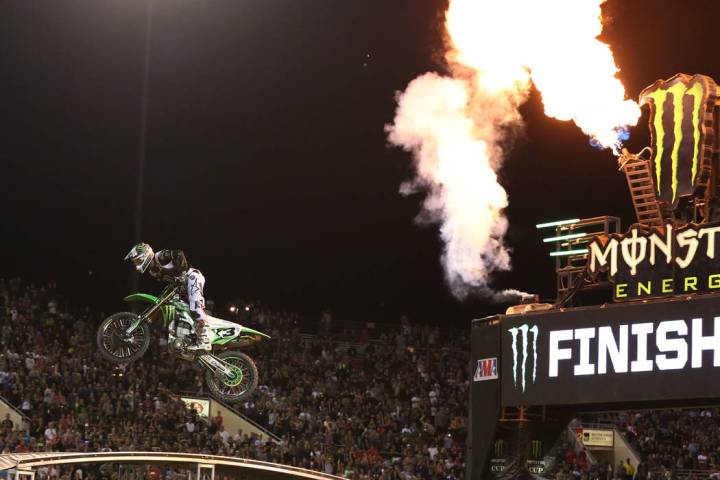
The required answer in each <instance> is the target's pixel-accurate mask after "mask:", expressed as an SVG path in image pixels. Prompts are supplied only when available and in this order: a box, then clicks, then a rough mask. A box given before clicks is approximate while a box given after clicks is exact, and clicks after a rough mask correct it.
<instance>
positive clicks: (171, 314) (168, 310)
mask: <svg viewBox="0 0 720 480" xmlns="http://www.w3.org/2000/svg"><path fill="white" fill-rule="evenodd" d="M160 311H161V312H162V315H163V318H164V319H165V321H166V322H168V323H169V322H171V321H172V320H173V319H174V318H175V305H163V306H162V307H160Z"/></svg>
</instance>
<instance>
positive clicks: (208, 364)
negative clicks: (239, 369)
mask: <svg viewBox="0 0 720 480" xmlns="http://www.w3.org/2000/svg"><path fill="white" fill-rule="evenodd" d="M197 360H198V362H200V364H201V365H202V366H204V367H205V368H207V369H208V370H210V371H211V372H214V373H216V374H217V373H219V372H222V373H223V374H225V375H227V376H228V377H231V376H233V375H234V372H233V371H232V370H231V369H229V368H228V367H227V364H226V363H225V362H223V361H222V360H220V359H219V358H217V357H216V356H215V355H213V354H210V353H204V354H202V355H200V356H199V357H198V358H197Z"/></svg>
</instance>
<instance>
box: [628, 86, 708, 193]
mask: <svg viewBox="0 0 720 480" xmlns="http://www.w3.org/2000/svg"><path fill="white" fill-rule="evenodd" d="M716 98H717V86H716V85H715V82H714V81H713V79H712V78H710V77H707V76H705V75H694V76H690V75H684V74H679V75H676V76H674V77H672V78H671V79H669V80H658V81H657V82H655V83H654V84H652V85H651V86H649V87H648V88H646V89H645V90H643V91H642V92H641V93H640V104H641V105H649V107H650V132H651V136H652V139H651V147H652V151H653V157H652V162H651V163H652V165H653V170H654V174H655V189H656V193H657V195H658V199H659V200H660V201H663V202H667V203H668V204H669V205H671V206H673V207H675V206H676V205H677V202H678V200H679V199H680V198H681V197H683V196H687V195H692V194H693V193H695V189H696V187H697V185H698V180H699V178H700V177H704V178H705V180H707V177H708V176H709V174H710V171H711V168H712V167H711V161H712V150H713V142H714V138H713V134H712V124H713V117H712V115H713V109H714V107H715V100H716Z"/></svg>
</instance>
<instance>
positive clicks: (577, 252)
mask: <svg viewBox="0 0 720 480" xmlns="http://www.w3.org/2000/svg"><path fill="white" fill-rule="evenodd" d="M583 253H588V249H587V248H578V249H576V250H560V251H557V252H550V256H551V257H566V256H568V255H582V254H583Z"/></svg>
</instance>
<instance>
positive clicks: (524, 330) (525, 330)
mask: <svg viewBox="0 0 720 480" xmlns="http://www.w3.org/2000/svg"><path fill="white" fill-rule="evenodd" d="M508 332H510V335H512V352H513V384H514V385H515V388H517V387H518V333H520V343H521V348H522V362H521V364H520V386H521V387H522V391H523V392H524V391H525V378H526V376H527V372H526V370H527V368H526V367H527V363H528V334H529V333H532V334H533V338H532V383H535V378H536V377H537V338H538V335H539V332H540V330H539V329H538V327H537V325H533V326H532V327H530V326H529V325H527V324H525V325H520V326H519V327H513V328H510V329H508Z"/></svg>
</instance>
